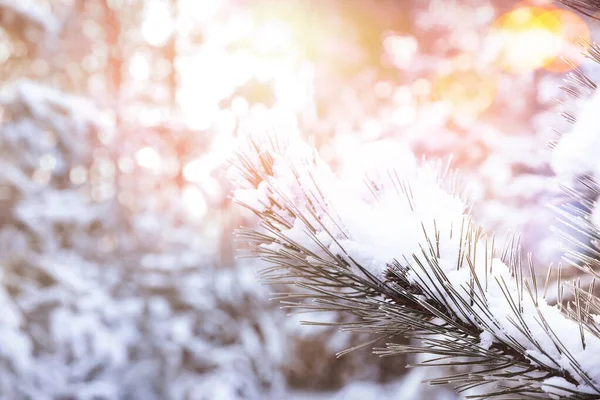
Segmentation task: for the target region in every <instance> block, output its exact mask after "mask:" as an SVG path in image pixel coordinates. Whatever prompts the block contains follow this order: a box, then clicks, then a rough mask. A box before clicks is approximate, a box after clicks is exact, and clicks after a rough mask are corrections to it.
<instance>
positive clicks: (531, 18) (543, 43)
mask: <svg viewBox="0 0 600 400" xmlns="http://www.w3.org/2000/svg"><path fill="white" fill-rule="evenodd" d="M492 33H493V35H495V38H496V39H497V40H498V44H499V56H498V60H497V61H498V64H499V66H500V68H502V69H503V70H505V71H508V72H515V73H521V72H528V71H533V70H536V69H539V68H546V69H548V70H550V71H553V72H566V71H568V70H570V67H569V66H568V65H566V64H565V63H563V62H562V61H561V60H560V57H562V56H566V57H567V58H569V59H574V58H575V60H573V61H575V63H576V64H578V63H579V62H580V58H579V57H578V56H576V55H574V53H577V52H576V51H575V52H574V51H573V47H574V44H575V42H577V40H578V37H580V36H582V37H584V38H589V29H588V28H587V25H586V24H585V22H584V21H583V20H582V19H581V18H579V17H578V16H577V15H575V14H574V13H572V12H570V11H567V10H561V9H558V8H553V7H550V6H549V7H545V8H544V7H530V6H519V7H517V8H515V9H513V10H512V11H509V12H508V13H506V14H504V15H502V16H500V17H499V18H498V19H497V20H496V22H495V23H494V25H493V28H492Z"/></svg>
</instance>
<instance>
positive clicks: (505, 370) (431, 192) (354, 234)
mask: <svg viewBox="0 0 600 400" xmlns="http://www.w3.org/2000/svg"><path fill="white" fill-rule="evenodd" d="M234 169H235V170H236V176H237V181H238V185H239V186H240V187H241V189H239V190H237V191H236V193H235V199H236V201H237V202H238V203H240V204H241V205H242V206H244V207H246V208H248V209H249V210H251V211H252V212H253V213H254V214H256V216H257V217H258V219H259V220H260V223H261V227H262V229H261V230H260V231H255V230H249V229H243V228H242V229H240V231H239V238H240V239H241V240H243V241H244V242H248V243H250V244H251V246H252V247H253V251H254V254H255V255H256V256H257V257H259V258H261V259H262V260H263V261H264V262H266V263H268V264H269V267H267V268H266V269H265V270H264V271H263V274H262V277H263V280H264V282H266V283H269V284H285V285H288V286H289V285H295V286H296V287H298V288H300V290H301V291H300V292H298V290H297V289H296V290H290V291H289V292H286V293H282V294H279V295H277V298H278V299H279V300H280V301H282V303H283V305H284V306H285V307H288V308H291V309H294V310H302V311H312V312H342V313H347V314H351V315H354V316H355V317H356V320H355V321H353V322H341V323H338V324H337V325H339V326H340V328H341V329H343V330H347V331H356V332H366V333H370V334H373V336H374V339H373V340H372V341H370V342H368V343H367V344H366V345H367V346H371V345H373V344H374V343H377V342H379V343H382V344H383V345H379V347H376V348H375V349H374V352H375V353H376V354H378V355H380V356H393V355H397V354H413V353H427V354H429V355H430V356H431V358H430V359H429V360H427V361H425V362H422V363H420V364H418V366H431V365H445V366H447V365H452V366H456V367H464V366H469V367H470V369H469V371H468V372H462V373H455V374H453V375H450V376H445V377H440V378H434V379H431V380H430V381H429V382H430V383H431V384H452V385H454V386H455V387H456V388H457V390H459V391H466V390H469V389H472V388H476V387H479V386H483V385H490V386H491V387H490V388H489V392H488V393H487V394H486V395H481V396H479V397H481V398H489V397H496V396H516V395H518V396H519V398H549V397H551V396H554V397H570V398H574V399H594V398H600V379H599V376H598V373H597V372H596V371H597V366H598V362H597V361H592V358H595V354H598V353H597V352H598V351H600V335H599V333H600V329H599V327H598V325H597V323H596V320H597V319H596V311H597V310H598V309H599V308H600V307H599V306H598V300H597V299H596V298H595V297H594V296H593V294H592V291H591V289H589V288H584V287H582V286H581V285H580V284H575V285H572V286H570V287H571V289H573V292H574V293H575V296H574V298H575V300H574V301H571V302H567V303H566V304H563V303H562V302H559V306H558V307H553V306H550V305H548V304H547V302H546V301H545V299H544V297H543V296H541V295H540V294H539V293H540V292H541V289H542V288H541V287H538V284H537V281H536V279H535V274H534V272H533V271H534V268H533V265H532V263H531V259H529V260H528V262H527V263H526V265H524V264H523V261H522V257H521V251H520V247H519V245H518V240H517V239H514V240H512V241H509V243H508V244H507V246H506V248H505V251H504V252H503V254H502V255H501V256H500V257H498V256H497V255H496V253H497V249H496V247H495V243H494V240H493V237H490V236H487V235H485V234H484V233H483V230H482V229H481V227H479V226H477V225H476V224H475V223H474V222H473V221H472V219H471V217H470V215H469V209H470V208H469V206H468V203H467V202H466V201H464V200H462V199H461V196H460V193H461V190H460V186H459V185H457V183H456V182H457V180H456V176H455V174H454V173H453V172H452V171H451V170H449V169H448V168H447V166H446V165H443V164H441V163H438V164H436V165H431V164H425V165H423V166H420V167H418V166H415V168H413V169H410V170H408V171H401V170H398V169H390V170H385V171H380V172H379V173H375V174H371V175H367V177H366V178H365V182H366V183H365V185H364V186H363V187H362V190H359V191H356V190H351V189H350V187H354V186H352V185H350V186H348V185H346V184H345V183H344V182H342V181H340V180H339V179H337V178H336V177H335V175H334V174H333V173H332V172H331V171H330V170H329V169H328V167H327V166H326V165H325V164H324V163H323V162H322V161H321V160H320V159H319V157H318V155H317V154H316V152H315V151H314V150H313V149H310V148H309V147H308V146H307V145H306V144H304V143H301V142H297V141H293V140H291V139H288V138H285V139H282V136H277V135H273V134H271V135H268V136H267V138H266V139H256V138H251V139H250V140H249V147H248V150H246V151H242V152H240V154H239V157H238V161H237V162H236V164H235V166H234ZM560 271H561V269H560V268H559V269H558V275H559V279H558V282H559V284H558V287H557V288H558V289H557V291H558V293H559V296H558V297H559V299H560V298H561V294H562V293H564V288H565V286H564V285H563V284H562V282H561V279H560V276H561V273H560ZM549 272H551V271H549ZM588 289H589V290H588ZM309 300H312V301H309ZM399 338H408V339H411V341H410V344H403V343H397V342H396V340H397V339H399ZM594 352H595V353H594ZM344 353H345V352H342V353H340V355H342V354H344Z"/></svg>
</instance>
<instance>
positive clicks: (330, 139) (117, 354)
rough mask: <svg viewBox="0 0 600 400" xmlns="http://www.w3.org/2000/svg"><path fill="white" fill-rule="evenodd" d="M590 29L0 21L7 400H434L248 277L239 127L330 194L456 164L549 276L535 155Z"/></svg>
mask: <svg viewBox="0 0 600 400" xmlns="http://www.w3.org/2000/svg"><path fill="white" fill-rule="evenodd" d="M592 29H593V24H592V23H590V21H588V20H583V19H581V18H580V17H579V16H577V15H575V14H573V13H572V12H570V11H567V10H566V9H563V8H558V7H556V6H555V5H553V4H552V3H551V2H549V1H525V2H523V1H521V2H517V1H512V0H451V1H449V0H431V1H421V0H402V1H398V0H285V1H282V0H279V1H277V0H273V1H269V0H0V307H1V310H2V311H1V312H0V398H2V399H61V400H69V399H74V400H80V399H81V400H92V399H96V400H97V399H131V400H138V399H139V400H152V399H173V400H179V399H181V400H184V399H185V400H199V399H206V400H213V399H224V400H232V399H269V398H277V399H279V398H284V396H288V397H287V398H293V397H291V396H294V397H295V398H306V399H308V398H310V399H312V398H323V399H330V398H331V399H359V398H360V399H361V400H367V399H379V398H392V397H390V396H394V395H396V396H398V393H402V397H401V398H403V399H411V398H413V399H418V398H432V397H431V396H432V394H431V392H428V391H431V390H434V389H429V388H427V387H424V386H420V385H418V384H417V383H418V382H420V381H421V380H422V379H424V376H422V375H421V374H423V372H418V371H417V372H410V373H407V372H406V370H405V369H404V365H405V363H406V360H404V359H393V358H390V359H387V358H383V359H381V358H377V357H376V356H373V355H371V354H370V352H369V351H368V349H364V350H359V351H356V352H354V353H351V354H349V355H347V356H344V357H342V358H341V359H336V358H335V353H336V352H338V351H341V350H344V349H346V348H348V347H351V346H354V345H357V344H359V343H361V340H363V339H364V338H360V337H358V336H357V335H354V334H353V335H351V334H346V333H340V332H337V331H336V330H334V329H326V328H316V327H310V326H301V325H300V324H299V320H300V319H301V318H299V317H296V316H294V317H287V316H285V312H284V311H282V310H280V309H279V306H278V305H277V304H274V303H273V302H270V301H269V292H270V291H272V288H268V287H264V286H261V285H259V284H258V283H257V282H256V280H255V271H256V268H257V266H256V265H255V264H254V263H252V262H250V261H248V260H245V259H236V252H235V248H236V247H238V244H235V243H234V240H233V235H232V231H233V229H234V228H236V227H238V226H240V225H247V226H253V224H254V223H255V222H254V220H253V219H252V218H251V216H250V215H249V214H246V213H243V212H242V211H241V210H240V209H239V208H236V207H233V206H232V204H231V200H230V199H229V197H228V195H229V194H230V187H229V184H228V181H227V176H226V174H225V171H226V169H227V160H228V159H229V157H231V155H232V152H233V150H234V148H235V141H236V137H237V134H238V131H239V127H240V126H243V125H244V123H245V122H246V121H248V120H253V119H254V120H256V119H258V120H260V118H261V117H264V116H265V115H267V114H268V112H269V110H275V111H276V112H281V113H287V114H292V115H294V116H295V117H296V118H297V120H298V123H299V124H300V126H301V129H302V131H303V132H304V133H305V134H306V137H307V138H309V137H312V138H313V139H312V140H313V141H314V142H315V145H316V146H317V147H318V148H319V149H320V151H321V154H322V156H323V158H324V159H326V160H327V161H328V162H330V163H331V164H332V165H333V166H334V168H335V169H336V170H337V171H338V172H339V173H340V174H356V173H360V171H361V168H363V167H364V166H365V165H366V164H368V163H369V160H372V159H378V160H380V161H381V160H382V159H383V160H385V159H386V158H387V159H394V157H396V156H397V155H398V154H403V151H405V150H406V149H409V150H410V151H412V152H414V153H415V154H417V155H419V156H421V155H422V156H426V157H427V158H429V159H435V158H444V159H447V158H448V157H449V156H450V154H453V166H455V167H458V168H460V170H461V171H462V174H463V175H464V177H465V179H467V180H468V181H469V182H470V183H471V185H472V195H473V198H474V204H475V206H474V207H475V215H476V216H477V218H478V221H479V222H480V223H482V224H483V225H484V226H485V227H486V228H487V229H489V230H490V231H491V230H496V231H498V233H499V235H500V236H502V235H504V234H506V233H508V232H511V231H517V232H522V234H523V245H524V248H525V249H526V250H530V251H534V254H535V257H536V261H538V262H539V263H541V264H542V265H546V264H547V263H548V262H550V261H552V260H557V258H558V250H557V248H556V246H555V238H554V237H553V236H552V233H551V231H550V226H551V224H552V220H553V218H554V217H553V214H552V212H551V211H549V210H548V209H547V208H546V207H544V205H545V204H546V203H553V202H555V201H556V200H557V199H558V198H559V196H560V194H559V191H558V188H557V185H556V180H555V178H554V177H553V174H552V172H551V169H550V167H549V157H550V150H549V149H548V148H547V147H546V145H545V144H546V142H547V141H549V140H552V139H553V138H554V134H553V132H552V130H551V128H552V127H555V128H556V127H559V126H560V125H561V123H562V122H561V120H560V116H559V111H560V108H561V106H560V103H559V102H556V101H555V99H558V100H560V99H562V98H563V95H561V92H560V90H559V86H560V84H561V81H562V79H563V78H564V76H565V74H566V73H567V72H568V71H569V70H571V69H572V68H574V67H575V66H576V65H579V64H580V63H582V61H583V60H582V56H580V54H579V53H580V48H579V47H578V45H577V44H576V42H577V40H578V38H579V37H583V38H589V37H590V35H591V34H592V33H593V32H590V30H592ZM561 57H566V58H568V59H569V60H571V62H572V64H567V63H565V62H563V61H562V60H561ZM580 68H582V69H584V70H586V68H587V66H586V64H585V63H583V64H581V66H580ZM586 72H587V73H588V74H591V75H592V76H593V75H594V74H593V71H587V70H586ZM327 318H330V319H332V320H335V319H336V318H342V317H341V316H336V315H333V316H328V317H327ZM435 390H436V394H435V396H438V397H436V398H444V396H445V397H446V398H448V399H452V398H454V395H453V394H452V393H451V392H450V391H449V390H447V389H435ZM397 398H400V397H397Z"/></svg>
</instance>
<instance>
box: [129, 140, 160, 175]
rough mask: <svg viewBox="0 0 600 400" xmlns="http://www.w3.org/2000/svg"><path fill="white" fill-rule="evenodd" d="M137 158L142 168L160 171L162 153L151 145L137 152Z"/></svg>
mask: <svg viewBox="0 0 600 400" xmlns="http://www.w3.org/2000/svg"><path fill="white" fill-rule="evenodd" d="M135 160H136V161H137V163H138V165H139V166H140V167H142V168H146V169H149V170H152V171H158V170H159V168H160V155H159V154H158V152H157V151H156V150H155V149H153V148H152V147H150V146H146V147H143V148H141V149H139V150H138V151H137V152H136V153H135Z"/></svg>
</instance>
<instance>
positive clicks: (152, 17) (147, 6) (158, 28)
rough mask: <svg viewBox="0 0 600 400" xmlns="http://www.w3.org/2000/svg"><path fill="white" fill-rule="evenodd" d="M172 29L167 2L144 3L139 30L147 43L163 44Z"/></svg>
mask: <svg viewBox="0 0 600 400" xmlns="http://www.w3.org/2000/svg"><path fill="white" fill-rule="evenodd" d="M202 1H204V0H202ZM202 1H200V3H201V2H202ZM173 29H174V23H173V20H172V18H171V10H170V8H169V4H168V3H166V2H164V1H152V2H150V1H149V2H146V3H144V18H143V23H142V27H141V31H142V36H143V37H144V39H145V40H146V42H148V44H150V45H152V46H156V47H160V46H163V45H164V44H165V43H167V40H168V39H169V37H170V36H171V34H172V33H173Z"/></svg>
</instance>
